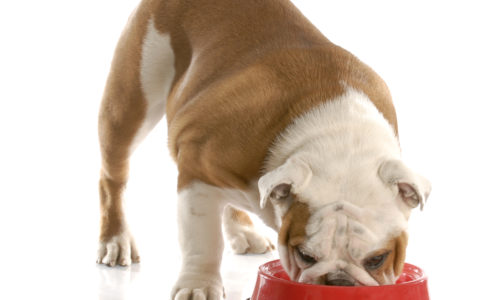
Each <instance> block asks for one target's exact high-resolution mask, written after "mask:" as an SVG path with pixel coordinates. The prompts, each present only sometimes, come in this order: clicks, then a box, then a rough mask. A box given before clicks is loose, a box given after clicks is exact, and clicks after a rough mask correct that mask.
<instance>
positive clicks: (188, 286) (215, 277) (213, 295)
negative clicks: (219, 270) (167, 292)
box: [171, 272, 224, 300]
mask: <svg viewBox="0 0 500 300" xmlns="http://www.w3.org/2000/svg"><path fill="white" fill-rule="evenodd" d="M223 298H224V288H223V287H222V279H221V277H220V275H219V274H204V273H199V272H197V273H195V272H193V273H181V276H180V277H179V280H177V283H176V284H175V285H174V287H173V289H172V297H171V299H172V300H222V299H223Z"/></svg>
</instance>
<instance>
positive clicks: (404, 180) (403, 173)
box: [378, 160, 431, 210]
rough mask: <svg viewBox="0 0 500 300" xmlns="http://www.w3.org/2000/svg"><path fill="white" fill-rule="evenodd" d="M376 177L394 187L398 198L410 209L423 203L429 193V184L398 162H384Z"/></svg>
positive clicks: (422, 205) (421, 207) (421, 205)
mask: <svg viewBox="0 0 500 300" xmlns="http://www.w3.org/2000/svg"><path fill="white" fill-rule="evenodd" d="M378 175H379V177H380V178H381V179H382V181H383V182H384V183H386V184H389V185H396V186H397V188H398V192H399V197H401V199H402V200H403V201H404V202H405V203H406V204H407V205H408V206H409V207H411V208H415V207H417V206H419V205H420V210H422V209H423V208H424V203H425V202H426V200H427V197H429V194H430V192H431V184H430V182H429V181H428V180H427V179H425V178H424V177H423V176H421V175H419V174H417V173H415V172H413V171H412V170H410V169H409V168H408V167H407V166H406V165H404V164H403V162H402V161H400V160H387V161H384V162H383V163H382V164H381V165H380V167H379V169H378Z"/></svg>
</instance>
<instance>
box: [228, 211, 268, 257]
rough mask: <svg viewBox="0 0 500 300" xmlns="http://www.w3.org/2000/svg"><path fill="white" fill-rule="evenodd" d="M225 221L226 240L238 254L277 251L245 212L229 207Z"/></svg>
mask: <svg viewBox="0 0 500 300" xmlns="http://www.w3.org/2000/svg"><path fill="white" fill-rule="evenodd" d="M223 221H224V231H225V233H226V238H227V239H228V241H229V244H230V245H231V248H232V249H233V251H234V252H235V253H236V254H246V253H252V254H260V253H266V252H268V251H271V250H274V249H275V247H274V245H273V243H272V242H271V241H270V240H269V239H268V238H266V237H263V236H262V235H261V234H260V233H259V232H258V231H257V230H256V228H255V227H254V225H253V223H252V220H251V219H250V217H249V216H248V215H247V214H246V213H245V212H244V211H241V210H238V209H236V208H234V207H232V206H231V205H227V206H226V207H225V209H224V215H223Z"/></svg>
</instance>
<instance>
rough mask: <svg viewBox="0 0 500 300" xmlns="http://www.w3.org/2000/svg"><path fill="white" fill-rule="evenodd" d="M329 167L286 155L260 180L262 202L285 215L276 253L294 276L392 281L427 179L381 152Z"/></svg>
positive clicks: (358, 282)
mask: <svg viewBox="0 0 500 300" xmlns="http://www.w3.org/2000/svg"><path fill="white" fill-rule="evenodd" d="M357 165H358V167H353V168H352V169H351V168H346V169H349V171H348V172H339V173H338V174H333V173H335V172H333V173H332V172H326V171H325V170H328V169H334V168H328V167H319V168H318V167H316V168H311V166H310V165H308V163H306V162H305V160H302V159H299V158H295V157H292V158H289V159H288V160H287V161H286V163H284V164H283V165H281V166H280V167H278V168H277V169H275V170H273V171H271V172H269V173H267V174H265V175H264V176H263V177H261V178H260V180H259V192H260V195H261V206H262V207H264V206H266V204H267V203H268V202H270V203H271V204H272V205H273V206H274V209H275V211H276V212H277V215H278V216H279V217H280V218H281V227H280V231H279V241H278V243H279V245H278V249H279V254H280V259H281V262H282V265H283V267H284V268H285V270H286V271H287V273H288V275H289V276H290V278H291V279H292V280H294V281H299V282H304V283H313V284H327V285H345V286H349V285H384V284H393V283H395V281H396V279H397V278H398V276H399V275H400V273H401V271H402V269H403V265H404V260H405V253H406V245H407V234H406V227H407V221H408V218H409V215H410V211H411V209H412V208H414V207H417V206H420V208H421V209H422V208H423V206H424V203H425V200H426V198H427V197H428V194H429V192H430V184H429V182H428V181H427V180H426V179H425V178H423V177H421V176H420V175H417V174H416V173H414V172H413V171H411V170H410V169H409V168H407V167H406V166H405V165H404V164H403V163H402V162H401V161H400V160H394V159H379V160H376V162H371V163H370V162H368V163H366V164H357Z"/></svg>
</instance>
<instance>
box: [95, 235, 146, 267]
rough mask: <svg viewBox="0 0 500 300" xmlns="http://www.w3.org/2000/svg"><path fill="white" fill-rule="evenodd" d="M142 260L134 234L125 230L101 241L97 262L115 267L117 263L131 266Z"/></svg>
mask: <svg viewBox="0 0 500 300" xmlns="http://www.w3.org/2000/svg"><path fill="white" fill-rule="evenodd" d="M139 261H140V257H139V253H138V252H137V247H136V246H135V242H134V238H133V237H132V235H131V234H130V233H129V232H128V231H125V232H123V233H121V234H118V235H115V236H113V237H111V238H109V239H107V240H106V241H100V242H99V249H98V250H97V263H98V264H103V265H108V266H110V267H114V266H116V265H120V266H129V265H130V264H132V263H138V262H139Z"/></svg>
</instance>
